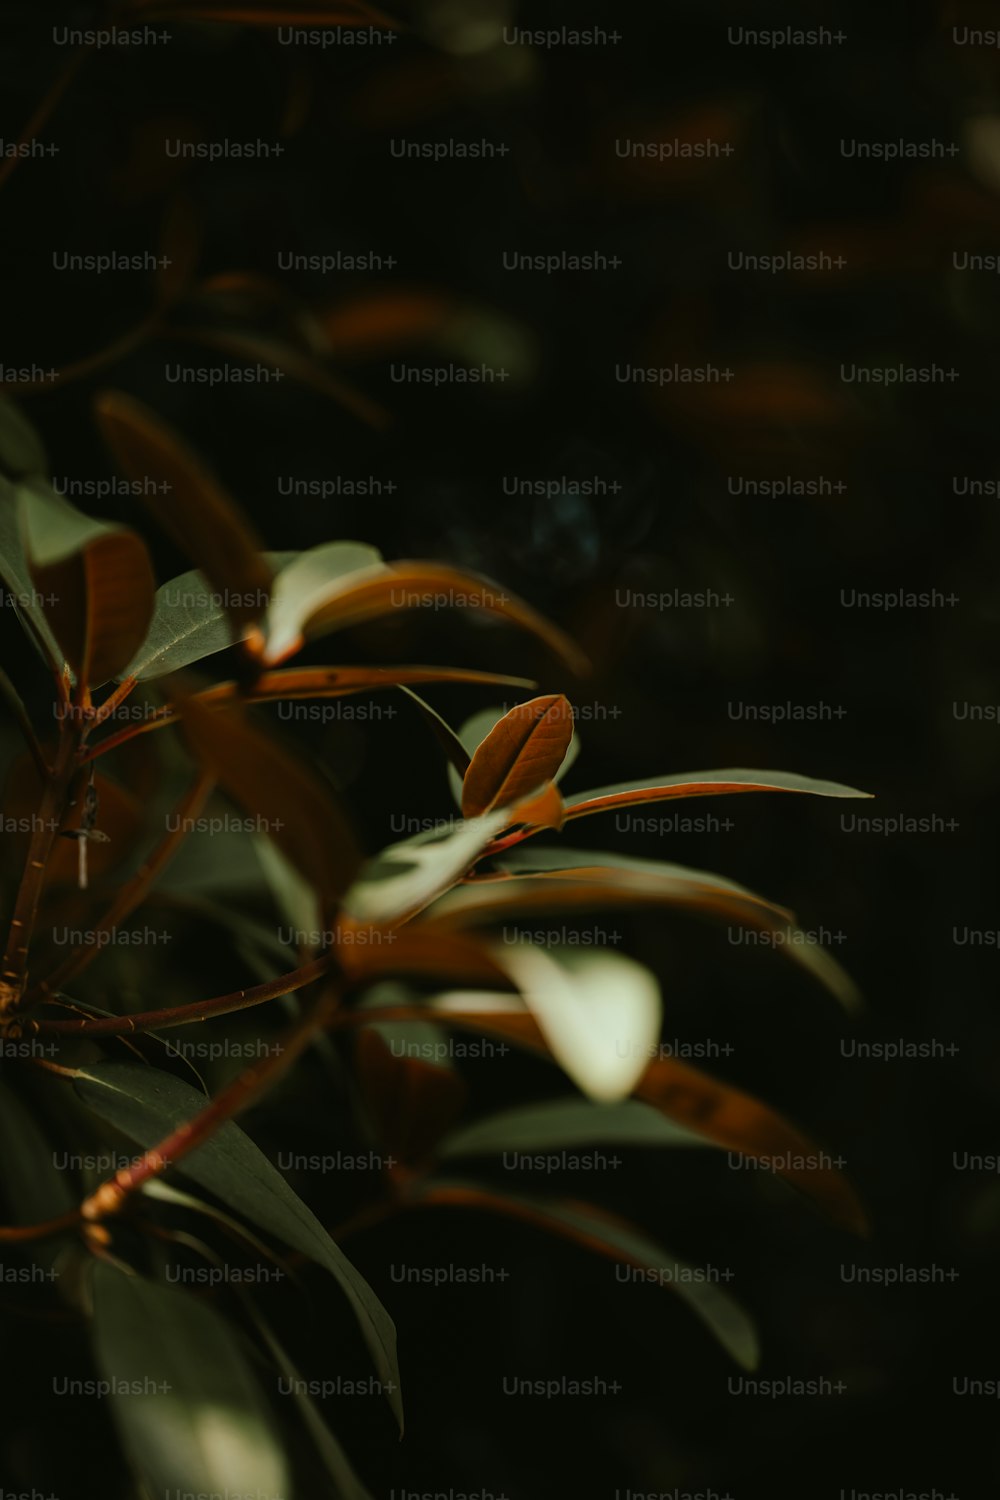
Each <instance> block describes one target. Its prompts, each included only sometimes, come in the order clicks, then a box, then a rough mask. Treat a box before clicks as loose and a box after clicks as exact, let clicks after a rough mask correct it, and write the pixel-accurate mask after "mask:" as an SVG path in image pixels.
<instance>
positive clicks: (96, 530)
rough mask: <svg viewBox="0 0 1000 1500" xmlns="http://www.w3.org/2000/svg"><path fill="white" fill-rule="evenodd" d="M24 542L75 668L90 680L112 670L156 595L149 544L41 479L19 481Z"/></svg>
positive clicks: (134, 642) (139, 636) (133, 641)
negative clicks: (72, 501)
mask: <svg viewBox="0 0 1000 1500" xmlns="http://www.w3.org/2000/svg"><path fill="white" fill-rule="evenodd" d="M18 505H19V508H20V522H21V526H22V528H23V534H24V539H25V541H24V550H25V556H26V557H27V560H28V566H29V570H30V573H31V577H32V579H33V580H34V582H35V584H36V585H37V587H38V589H39V591H40V592H41V593H42V595H47V596H48V597H47V598H45V600H44V603H43V608H44V609H45V612H46V616H47V618H48V621H49V624H50V625H51V627H52V632H53V634H54V635H55V638H56V640H57V641H58V642H59V645H60V646H61V648H62V655H63V657H64V658H65V660H66V661H67V662H68V663H69V665H70V667H71V668H72V670H73V672H74V673H75V674H76V676H77V677H78V678H79V679H81V680H82V681H84V682H86V683H87V684H88V685H90V686H98V685H100V684H101V683H103V682H107V680H108V679H109V678H111V677H114V676H115V675H116V674H117V673H118V672H119V671H120V670H121V668H122V667H123V666H124V664H125V663H126V662H127V661H128V660H129V659H130V658H131V657H132V655H133V654H134V653H135V651H136V650H137V649H138V647H139V645H140V644H141V642H142V640H143V639H144V637H145V634H146V631H147V630H148V629H149V622H150V620H151V619H152V615H153V601H154V597H155V589H154V581H153V568H152V563H151V562H150V558H149V553H148V551H147V550H146V544H145V542H143V540H142V538H141V537H139V536H138V535H137V534H136V533H135V532H134V531H130V530H129V529H128V527H125V526H116V525H112V524H111V523H110V522H107V521H97V520H95V519H94V518H93V517H92V516H86V515H84V514H83V512H82V511H79V510H77V509H76V507H75V506H72V505H70V504H69V503H68V502H67V501H66V500H64V499H63V498H62V496H61V495H59V494H57V493H56V491H55V490H52V489H49V488H48V487H47V486H46V485H44V484H42V483H41V482H39V481H34V482H32V483H29V484H22V485H21V486H20V487H19V489H18Z"/></svg>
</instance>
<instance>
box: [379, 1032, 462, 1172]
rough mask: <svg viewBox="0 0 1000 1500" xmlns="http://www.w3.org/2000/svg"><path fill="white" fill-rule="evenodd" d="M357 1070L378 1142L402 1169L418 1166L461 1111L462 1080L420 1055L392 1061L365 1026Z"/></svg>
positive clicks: (446, 1068) (382, 1043)
mask: <svg viewBox="0 0 1000 1500" xmlns="http://www.w3.org/2000/svg"><path fill="white" fill-rule="evenodd" d="M376 1019H377V1013H373V1016H372V1020H373V1021H375V1020H376ZM356 1067H357V1074H358V1081H359V1083H360V1085H361V1092H362V1094H363V1096H364V1099H365V1103H366V1104H367V1105H368V1108H369V1109H370V1111H371V1113H372V1115H373V1117H374V1122H375V1126H376V1129H377V1131H378V1137H379V1140H380V1141H381V1142H382V1144H383V1145H385V1146H387V1147H388V1148H389V1150H390V1151H391V1152H393V1153H394V1154H396V1155H398V1156H399V1157H401V1158H402V1160H403V1161H404V1162H406V1163H407V1165H409V1166H418V1165H419V1164H420V1163H421V1162H422V1161H424V1160H425V1159H426V1158H427V1157H428V1156H429V1155H430V1154H431V1152H432V1151H433V1150H434V1147H435V1146H436V1145H437V1143H438V1141H440V1140H441V1139H442V1137H444V1136H445V1135H447V1133H448V1131H449V1130H450V1129H451V1128H452V1126H453V1125H454V1124H455V1122H456V1121H457V1119H458V1117H459V1116H460V1115H461V1113H462V1110H463V1109H464V1108H465V1101H466V1095H467V1093H468V1090H467V1088H466V1086H465V1083H464V1081H463V1080H462V1079H461V1078H460V1077H459V1075H458V1074H457V1073H456V1072H455V1071H454V1070H453V1069H452V1068H448V1067H441V1066H439V1065H438V1064H436V1063H433V1062H427V1061H425V1059H423V1058H420V1057H396V1056H395V1055H394V1054H393V1052H392V1051H391V1050H390V1049H389V1047H388V1046H387V1045H386V1043H385V1041H384V1040H383V1039H382V1037H381V1036H380V1035H379V1034H378V1032H377V1031H375V1030H373V1029H368V1028H366V1029H365V1030H364V1031H362V1032H361V1034H360V1035H359V1036H358V1039H357V1045H356Z"/></svg>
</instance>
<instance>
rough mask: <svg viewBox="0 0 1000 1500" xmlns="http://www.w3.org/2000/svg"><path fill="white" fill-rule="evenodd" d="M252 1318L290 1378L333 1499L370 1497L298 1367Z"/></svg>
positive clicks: (260, 1322) (257, 1319)
mask: <svg viewBox="0 0 1000 1500" xmlns="http://www.w3.org/2000/svg"><path fill="white" fill-rule="evenodd" d="M254 1320H255V1322H256V1324H257V1327H258V1328H259V1330H260V1333H261V1337H262V1338H263V1339H264V1342H265V1343H266V1344H267V1346H268V1348H269V1349H270V1351H271V1353H272V1355H273V1356H274V1359H275V1362H276V1363H277V1364H278V1365H280V1367H281V1372H282V1374H283V1375H284V1377H285V1379H286V1380H288V1381H291V1382H292V1394H293V1396H294V1399H295V1404H296V1406H297V1407H298V1409H299V1411H300V1413H301V1414H302V1420H303V1422H304V1423H305V1425H306V1428H307V1429H308V1432H309V1435H310V1437H311V1438H312V1440H313V1442H314V1443H315V1445H316V1452H317V1453H318V1454H319V1456H320V1458H321V1459H322V1460H323V1466H324V1468H325V1469H326V1472H327V1473H328V1474H329V1476H330V1478H331V1479H332V1480H333V1482H334V1484H335V1485H336V1486H337V1492H336V1500H372V1496H371V1493H370V1491H369V1490H367V1489H365V1486H364V1485H363V1484H362V1483H361V1480H360V1479H359V1478H358V1476H357V1474H355V1472H354V1470H353V1468H352V1467H351V1461H350V1459H349V1458H348V1457H347V1454H346V1453H345V1452H344V1450H343V1448H342V1447H341V1446H340V1444H339V1442H338V1441H337V1439H336V1438H335V1437H334V1435H333V1433H332V1432H331V1431H330V1429H329V1427H328V1426H327V1424H326V1422H325V1421H324V1419H323V1416H322V1414H321V1412H320V1411H319V1409H318V1407H317V1406H316V1403H315V1401H313V1399H312V1397H311V1396H310V1395H309V1393H308V1391H307V1390H305V1389H304V1382H303V1380H302V1377H301V1375H300V1374H299V1372H298V1370H297V1369H296V1368H295V1366H294V1365H293V1364H292V1361H291V1360H290V1359H289V1357H288V1355H287V1354H286V1353H285V1351H284V1349H283V1348H282V1347H281V1345H280V1344H279V1343H278V1340H277V1339H276V1338H275V1337H274V1334H273V1333H272V1332H271V1330H270V1329H269V1328H268V1326H267V1324H266V1323H265V1322H264V1321H263V1319H262V1318H261V1317H260V1316H259V1315H257V1314H256V1313H255V1314H254Z"/></svg>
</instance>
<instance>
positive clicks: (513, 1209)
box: [418, 1182, 760, 1370]
mask: <svg viewBox="0 0 1000 1500" xmlns="http://www.w3.org/2000/svg"><path fill="white" fill-rule="evenodd" d="M418 1192H419V1189H418ZM424 1198H426V1201H428V1202H429V1203H431V1204H437V1205H441V1206H449V1205H454V1206H455V1207H467V1208H479V1209H482V1210H484V1211H485V1212H487V1213H499V1214H505V1215H508V1216H510V1217H511V1218H516V1219H521V1220H524V1221H525V1222H527V1223H529V1224H532V1225H534V1226H535V1227H536V1228H537V1229H542V1230H547V1231H548V1232H549V1233H550V1234H559V1235H563V1236H564V1237H565V1238H566V1239H569V1240H572V1241H573V1242H574V1243H575V1244H582V1245H584V1246H585V1247H586V1248H587V1249H588V1250H592V1251H595V1252H596V1253H597V1254H600V1255H605V1256H607V1257H608V1258H609V1259H611V1260H617V1261H624V1262H626V1263H627V1264H630V1265H633V1266H637V1267H639V1268H640V1269H641V1270H643V1271H648V1272H654V1273H655V1275H654V1276H651V1277H650V1278H649V1280H650V1281H651V1282H652V1283H653V1284H657V1285H660V1286H666V1287H669V1288H670V1290H671V1291H673V1292H676V1294H677V1295H678V1297H680V1298H681V1300H682V1301H683V1302H686V1303H687V1304H688V1306H689V1307H690V1308H691V1310H692V1312H694V1313H695V1314H696V1315H697V1317H699V1318H700V1319H701V1321H702V1322H703V1323H704V1324H705V1326H706V1327H707V1328H708V1329H709V1330H710V1331H711V1332H712V1333H713V1334H714V1335H715V1337H716V1338H717V1339H718V1341H719V1343H720V1344H721V1345H722V1347H723V1348H724V1349H725V1350H726V1352H727V1353H728V1354H730V1355H731V1356H732V1358H733V1359H735V1360H736V1362H737V1364H740V1365H742V1366H743V1368H744V1369H746V1370H755V1369H756V1368H757V1365H758V1363H759V1361H760V1348H759V1345H758V1342H757V1334H756V1330H755V1329H754V1326H753V1323H752V1322H751V1321H750V1319H749V1318H748V1317H747V1315H746V1313H745V1312H744V1311H743V1309H742V1308H741V1307H740V1306H739V1304H738V1303H737V1302H735V1301H734V1300H733V1298H732V1297H730V1296H729V1294H728V1292H725V1291H723V1290H722V1289H721V1288H720V1287H718V1286H717V1285H716V1284H715V1283H714V1282H713V1281H712V1280H711V1279H710V1275H709V1272H708V1271H707V1270H705V1269H704V1268H702V1267H698V1266H691V1265H689V1264H688V1263H687V1262H686V1261H683V1260H678V1259H677V1258H676V1256H674V1255H673V1254H671V1252H670V1251H668V1250H665V1249H664V1248H663V1247H662V1246H661V1245H658V1244H657V1243H656V1242H655V1241H654V1240H651V1239H649V1238H647V1236H646V1235H645V1234H643V1233H642V1231H641V1230H639V1229H637V1228H636V1227H635V1226H634V1225H633V1224H630V1223H628V1222H627V1221H626V1220H624V1219H619V1218H618V1217H617V1216H612V1215H610V1214H605V1213H602V1212H600V1211H598V1210H597V1209H594V1208H591V1207H590V1205H588V1204H566V1203H559V1202H552V1201H548V1200H546V1201H539V1200H536V1199H533V1198H521V1197H515V1196H514V1195H512V1194H509V1193H499V1192H494V1191H493V1189H492V1188H491V1189H488V1190H487V1189H484V1188H480V1187H477V1186H474V1185H473V1184H471V1183H464V1182H430V1183H428V1184H427V1188H426V1192H425V1193H421V1194H420V1197H419V1198H418V1201H421V1200H422V1199H424ZM643 1279H645V1278H643Z"/></svg>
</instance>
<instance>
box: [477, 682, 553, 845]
mask: <svg viewBox="0 0 1000 1500" xmlns="http://www.w3.org/2000/svg"><path fill="white" fill-rule="evenodd" d="M572 738H573V710H572V708H571V706H570V703H569V700H568V699H567V698H565V697H564V696H563V695H562V694H561V693H549V694H546V695H543V696H542V697H540V698H532V699H531V701H530V702H529V703H519V704H518V705H517V707H516V708H512V709H511V710H510V712H509V713H507V714H504V716H503V718H502V719H501V720H500V721H499V723H498V724H494V726H493V728H492V729H491V730H490V732H489V734H488V735H487V736H486V738H485V740H483V742H482V744H481V745H480V746H479V747H478V749H477V750H476V752H475V754H474V755H473V757H472V764H471V765H470V766H469V769H468V770H467V771H466V773H465V780H464V781H463V783H462V816H463V817H466V818H474V817H478V815H479V814H480V813H485V812H489V811H490V809H491V808H494V807H505V806H506V805H507V804H508V803H510V802H516V801H517V800H518V798H520V797H525V796H527V795H528V794H529V793H530V792H532V791H534V789H535V788H536V787H541V786H542V785H543V784H544V783H545V782H547V781H551V780H552V778H553V776H554V775H555V774H556V772H557V771H558V769H559V767H560V766H561V765H562V762H563V757H564V756H565V754H566V751H567V750H568V749H569V742H570V740H571V739H572Z"/></svg>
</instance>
